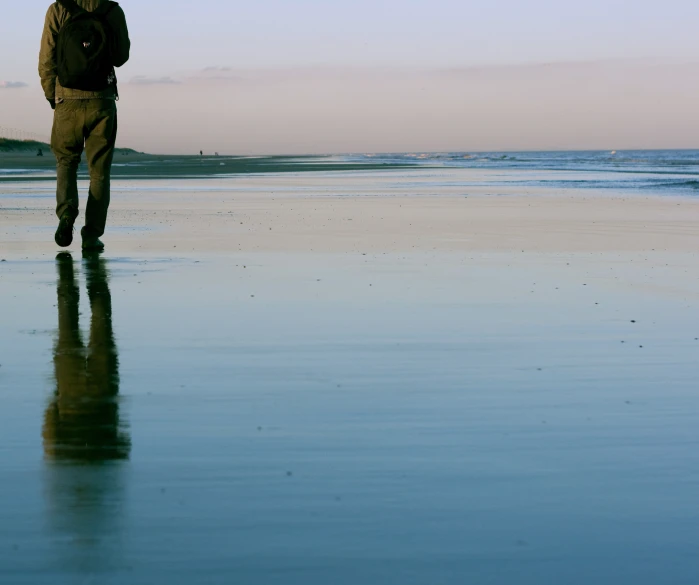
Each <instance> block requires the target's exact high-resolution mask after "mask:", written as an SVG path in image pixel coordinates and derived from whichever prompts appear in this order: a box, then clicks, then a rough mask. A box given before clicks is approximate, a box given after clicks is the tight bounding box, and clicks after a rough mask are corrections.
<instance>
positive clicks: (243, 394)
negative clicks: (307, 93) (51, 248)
mask: <svg viewBox="0 0 699 585" xmlns="http://www.w3.org/2000/svg"><path fill="white" fill-rule="evenodd" d="M511 260H512V258H511V257H508V256H498V255H490V256H478V257H473V256H463V255H449V254H439V255H427V254H420V255H418V254H416V255H411V256H402V255H401V256H396V255H393V256H391V255H381V256H371V255H369V256H361V255H325V256H324V255H322V254H317V255H313V256H305V255H301V254H296V255H285V256H283V257H282V256H275V255H263V254H258V255H254V256H245V257H243V256H240V257H233V258H229V259H220V258H213V257H209V258H199V259H195V258H191V257H182V258H159V257H148V256H144V257H140V258H134V257H115V256H110V255H109V254H108V253H107V254H105V255H103V256H98V257H86V258H82V257H81V256H80V255H79V254H73V256H69V255H63V256H59V257H58V258H56V259H55V260H54V259H53V258H51V259H44V260H32V259H27V260H19V259H12V260H10V261H8V262H4V263H2V264H0V301H1V302H2V307H3V309H2V317H1V323H2V326H1V327H0V398H1V399H2V407H1V408H0V463H1V466H0V485H1V486H2V499H1V500H0V582H2V583H13V584H17V585H20V584H39V583H56V584H75V583H132V584H151V583H158V582H163V583H170V584H185V583H216V584H218V583H221V584H223V583H231V582H239V583H251V584H261V585H262V584H265V585H267V584H275V583H278V584H280V585H281V584H284V585H288V584H299V585H300V584H304V585H307V584H327V583H337V584H348V585H349V584H358V583H362V584H367V583H377V584H386V583H395V584H400V585H405V584H416V585H417V584H425V583H440V584H447V583H448V584H451V583H454V584H457V583H459V584H460V583H479V584H482V583H492V584H498V585H500V584H502V585H510V584H513V583H518V584H526V585H529V584H531V585H534V584H536V585H540V584H542V583H566V584H569V585H576V584H580V585H588V584H590V583H609V584H622V583H629V584H631V583H633V584H634V585H646V584H647V585H651V584H653V585H656V584H658V583H668V584H670V583H671V584H673V585H680V584H682V585H683V584H687V585H690V584H691V585H694V584H696V583H697V582H698V580H699V556H698V555H697V551H698V550H699V506H698V505H697V504H698V497H699V496H698V494H699V427H698V426H697V420H698V415H699V397H698V396H697V376H698V374H699V341H698V340H697V338H699V318H698V317H697V316H698V315H699V310H698V309H699V294H697V291H696V290H691V289H685V290H684V291H680V292H679V293H678V292H677V291H675V294H665V293H663V292H658V290H657V289H654V288H650V287H644V286H641V285H639V286H629V285H628V279H627V278H626V277H625V275H623V274H622V272H623V270H624V268H621V266H630V264H628V263H623V262H622V260H624V259H619V258H611V257H610V258H600V256H599V255H596V256H595V257H594V258H592V257H586V256H568V257H565V256H534V255H526V258H525V259H523V260H522V261H521V262H519V263H517V264H511V263H510V262H511ZM637 260H638V259H637ZM605 263H606V264H605ZM615 263H616V264H617V265H618V266H620V268H619V270H620V271H621V272H618V273H616V274H617V275H618V277H617V278H612V277H610V276H609V265H613V264H615ZM627 276H628V275H627ZM636 276H638V275H636ZM694 284H696V283H694ZM632 321H635V322H632Z"/></svg>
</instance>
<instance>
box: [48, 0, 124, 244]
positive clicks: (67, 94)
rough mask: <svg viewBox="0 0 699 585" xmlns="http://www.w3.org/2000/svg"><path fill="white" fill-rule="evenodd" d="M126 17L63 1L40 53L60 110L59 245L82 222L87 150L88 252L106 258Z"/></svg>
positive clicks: (77, 0) (104, 6)
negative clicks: (81, 176) (81, 179)
mask: <svg viewBox="0 0 699 585" xmlns="http://www.w3.org/2000/svg"><path fill="white" fill-rule="evenodd" d="M130 48H131V43H130V41H129V33H128V29H127V27H126V17H125V16H124V12H123V10H122V9H121V7H120V6H119V5H118V4H117V3H116V2H111V1H110V0H58V1H57V2H55V3H53V4H52V5H51V6H50V7H49V9H48V12H47V13H46V21H45V24H44V33H43V35H42V38H41V51H40V53H39V76H40V77H41V85H42V87H43V89H44V94H45V96H46V99H47V100H48V102H49V104H50V105H51V108H52V109H54V110H55V112H54V118H53V130H52V132H51V150H52V151H53V153H54V154H55V155H56V168H57V185H56V215H58V218H59V223H58V229H57V230H56V235H55V241H56V244H58V245H59V246H61V247H66V246H69V245H70V244H71V243H72V242H73V225H74V223H75V219H76V218H77V217H78V165H79V164H80V158H81V156H82V152H83V149H84V150H85V152H86V155H87V164H88V168H89V171H90V190H89V194H88V198H87V205H86V208H85V226H84V227H83V228H82V230H81V231H80V234H81V236H82V246H83V248H84V249H86V250H90V249H93V250H101V249H103V248H104V244H103V243H102V242H101V241H100V239H99V238H100V237H101V236H102V234H104V229H105V226H106V223H107V210H108V208H109V191H110V173H111V167H112V159H113V158H114V145H115V143H116V135H117V109H116V100H117V98H118V95H119V94H118V91H117V79H116V74H115V72H114V68H115V67H121V66H122V65H123V64H124V63H126V61H128V59H129V50H130Z"/></svg>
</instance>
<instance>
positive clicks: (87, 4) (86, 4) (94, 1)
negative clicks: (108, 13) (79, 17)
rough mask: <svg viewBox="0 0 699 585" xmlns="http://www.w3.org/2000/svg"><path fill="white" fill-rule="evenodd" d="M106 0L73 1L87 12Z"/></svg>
mask: <svg viewBox="0 0 699 585" xmlns="http://www.w3.org/2000/svg"><path fill="white" fill-rule="evenodd" d="M106 1H107V0H75V3H76V4H77V5H78V6H80V7H81V8H84V9H85V10H87V11H88V12H92V11H93V10H95V9H96V8H97V7H98V6H99V5H100V4H103V3H104V2H106Z"/></svg>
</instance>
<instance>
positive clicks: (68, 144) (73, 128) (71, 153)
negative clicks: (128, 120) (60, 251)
mask: <svg viewBox="0 0 699 585" xmlns="http://www.w3.org/2000/svg"><path fill="white" fill-rule="evenodd" d="M84 125H85V110H84V108H83V103H82V100H67V101H64V102H61V103H59V104H57V105H56V111H55V112H54V114H53V130H52V131H51V150H52V151H53V153H54V155H56V174H57V182H56V215H57V216H58V217H59V219H60V218H61V217H63V214H64V213H65V212H66V211H68V212H70V214H71V215H72V216H73V218H75V217H77V216H78V165H79V164H80V156H81V155H82V152H83V144H84V140H85V138H84V134H83V127H84ZM71 229H72V226H71Z"/></svg>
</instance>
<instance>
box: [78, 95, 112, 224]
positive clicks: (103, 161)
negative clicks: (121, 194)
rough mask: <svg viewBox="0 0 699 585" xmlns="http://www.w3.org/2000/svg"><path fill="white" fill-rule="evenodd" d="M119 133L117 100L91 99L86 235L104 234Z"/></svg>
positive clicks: (87, 122)
mask: <svg viewBox="0 0 699 585" xmlns="http://www.w3.org/2000/svg"><path fill="white" fill-rule="evenodd" d="M116 135H117V111H116V102H115V101H114V100H89V102H88V103H87V105H86V115H85V154H86V155H87V164H88V165H89V167H90V193H89V195H88V198H87V207H86V208H85V228H84V230H83V235H84V236H85V237H90V238H99V237H100V236H101V235H102V234H104V228H105V225H106V223H107V210H108V209H109V191H110V174H111V169H112V159H113V158H114V145H115V144H116Z"/></svg>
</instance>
